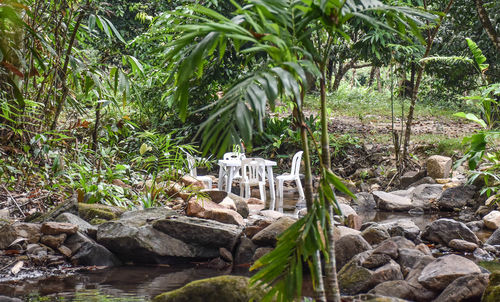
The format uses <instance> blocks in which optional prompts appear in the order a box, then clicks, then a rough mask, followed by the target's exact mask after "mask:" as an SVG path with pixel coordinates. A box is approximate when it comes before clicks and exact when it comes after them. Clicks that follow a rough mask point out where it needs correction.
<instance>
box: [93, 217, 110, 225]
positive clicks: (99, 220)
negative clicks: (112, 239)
mask: <svg viewBox="0 0 500 302" xmlns="http://www.w3.org/2000/svg"><path fill="white" fill-rule="evenodd" d="M108 221H109V220H106V219H102V218H92V220H90V222H89V223H90V224H92V225H98V224H101V223H105V222H108Z"/></svg>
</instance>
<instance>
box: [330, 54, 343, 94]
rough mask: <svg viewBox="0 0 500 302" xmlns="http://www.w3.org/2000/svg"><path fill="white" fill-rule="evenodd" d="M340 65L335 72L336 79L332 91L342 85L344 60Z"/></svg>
mask: <svg viewBox="0 0 500 302" xmlns="http://www.w3.org/2000/svg"><path fill="white" fill-rule="evenodd" d="M338 64H339V66H338V67H337V72H336V73H335V80H334V81H333V87H332V91H337V90H338V89H339V86H340V81H342V78H343V77H344V72H345V71H344V66H343V65H344V64H343V63H342V61H340V62H339V63H338Z"/></svg>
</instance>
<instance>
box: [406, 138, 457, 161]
mask: <svg viewBox="0 0 500 302" xmlns="http://www.w3.org/2000/svg"><path fill="white" fill-rule="evenodd" d="M412 141H413V143H414V144H416V145H420V147H418V149H417V150H418V151H420V152H423V153H424V154H425V155H434V154H439V155H446V156H450V157H452V156H460V155H461V154H463V153H464V152H465V149H466V147H465V146H464V145H462V138H449V137H448V136H447V135H444V134H420V135H414V136H413V137H412Z"/></svg>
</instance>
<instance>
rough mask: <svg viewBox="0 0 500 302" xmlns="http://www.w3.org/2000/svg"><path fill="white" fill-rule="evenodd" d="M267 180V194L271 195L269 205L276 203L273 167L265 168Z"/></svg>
mask: <svg viewBox="0 0 500 302" xmlns="http://www.w3.org/2000/svg"><path fill="white" fill-rule="evenodd" d="M267 179H269V194H270V195H271V205H274V204H275V202H276V191H275V190H274V177H273V167H271V166H268V167H267Z"/></svg>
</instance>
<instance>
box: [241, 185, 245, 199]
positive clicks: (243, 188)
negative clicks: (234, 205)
mask: <svg viewBox="0 0 500 302" xmlns="http://www.w3.org/2000/svg"><path fill="white" fill-rule="evenodd" d="M240 196H241V197H245V184H244V183H243V182H241V183H240Z"/></svg>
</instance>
